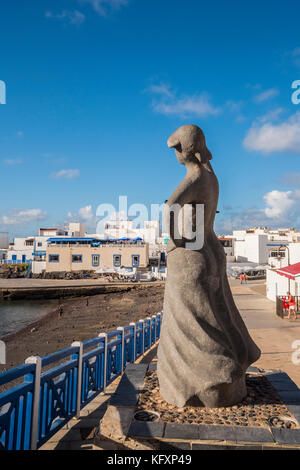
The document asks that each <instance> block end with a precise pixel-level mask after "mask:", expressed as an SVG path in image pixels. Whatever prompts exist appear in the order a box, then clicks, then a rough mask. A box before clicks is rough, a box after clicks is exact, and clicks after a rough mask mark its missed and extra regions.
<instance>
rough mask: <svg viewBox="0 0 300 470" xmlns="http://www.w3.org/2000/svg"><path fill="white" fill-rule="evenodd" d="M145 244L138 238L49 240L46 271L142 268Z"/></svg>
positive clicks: (145, 262) (146, 253) (146, 254)
mask: <svg viewBox="0 0 300 470" xmlns="http://www.w3.org/2000/svg"><path fill="white" fill-rule="evenodd" d="M148 264H149V249H148V244H147V243H144V242H143V241H142V240H141V239H132V240H130V241H129V240H122V239H120V240H101V241H100V240H99V239H95V238H87V237H85V238H76V237H73V238H60V237H57V238H50V239H49V240H48V243H47V253H46V261H45V270H46V272H72V271H82V270H92V271H98V270H99V269H100V270H101V269H104V270H105V269H112V268H146V267H147V266H148Z"/></svg>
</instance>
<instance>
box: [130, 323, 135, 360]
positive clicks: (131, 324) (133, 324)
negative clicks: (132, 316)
mask: <svg viewBox="0 0 300 470" xmlns="http://www.w3.org/2000/svg"><path fill="white" fill-rule="evenodd" d="M130 326H133V361H132V362H134V361H135V359H136V323H133V322H132V323H130Z"/></svg>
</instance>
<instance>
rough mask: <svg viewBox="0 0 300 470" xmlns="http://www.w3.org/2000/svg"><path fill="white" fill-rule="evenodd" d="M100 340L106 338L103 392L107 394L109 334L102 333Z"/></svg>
mask: <svg viewBox="0 0 300 470" xmlns="http://www.w3.org/2000/svg"><path fill="white" fill-rule="evenodd" d="M99 338H104V367H103V392H104V393H105V392H106V382H107V333H100V335H99Z"/></svg>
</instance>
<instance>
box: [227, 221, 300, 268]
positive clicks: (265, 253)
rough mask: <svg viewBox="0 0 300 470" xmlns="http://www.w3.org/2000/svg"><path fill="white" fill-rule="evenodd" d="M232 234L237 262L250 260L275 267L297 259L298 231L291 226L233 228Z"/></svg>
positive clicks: (299, 234) (299, 235) (299, 239)
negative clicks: (280, 227)
mask: <svg viewBox="0 0 300 470" xmlns="http://www.w3.org/2000/svg"><path fill="white" fill-rule="evenodd" d="M232 236H233V238H234V244H233V246H234V256H235V260H236V261H237V262H248V261H250V262H254V263H258V264H269V265H270V266H271V267H273V268H277V267H284V265H285V266H287V265H288V264H292V263H293V262H297V261H298V253H299V252H298V251H297V250H298V245H297V244H298V243H299V242H300V232H299V231H298V230H295V229H293V228H290V229H278V230H269V229H268V228H266V227H264V228H261V227H257V228H254V229H251V230H234V231H233V235H232ZM294 245H295V247H294ZM296 245H297V247H296ZM286 247H287V248H286ZM289 247H291V248H290V250H289ZM292 252H293V255H292ZM289 256H290V259H288V258H289ZM292 258H293V260H292Z"/></svg>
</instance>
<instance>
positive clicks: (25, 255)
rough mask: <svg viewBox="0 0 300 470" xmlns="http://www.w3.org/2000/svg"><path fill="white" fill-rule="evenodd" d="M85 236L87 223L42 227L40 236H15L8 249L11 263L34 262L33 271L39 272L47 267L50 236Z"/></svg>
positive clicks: (8, 258)
mask: <svg viewBox="0 0 300 470" xmlns="http://www.w3.org/2000/svg"><path fill="white" fill-rule="evenodd" d="M62 236H67V237H82V238H84V237H85V225H84V224H80V223H73V222H72V223H70V224H69V225H68V226H65V227H61V228H40V229H39V235H38V236H32V237H24V238H15V239H14V241H13V243H10V244H9V246H8V248H7V250H6V262H7V263H9V264H20V263H30V262H31V263H32V272H33V273H35V274H37V273H40V272H42V271H43V270H44V269H45V267H46V249H47V240H48V239H49V238H50V237H52V238H53V237H62ZM0 256H1V255H0Z"/></svg>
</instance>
